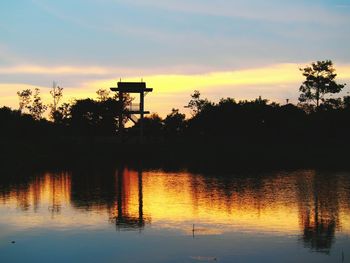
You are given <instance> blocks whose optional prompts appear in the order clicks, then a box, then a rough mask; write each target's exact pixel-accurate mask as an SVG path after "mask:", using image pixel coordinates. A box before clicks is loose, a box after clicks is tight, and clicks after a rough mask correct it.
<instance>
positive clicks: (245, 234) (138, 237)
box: [0, 164, 350, 263]
mask: <svg viewBox="0 0 350 263" xmlns="http://www.w3.org/2000/svg"><path fill="white" fill-rule="evenodd" d="M96 166H98V165H94V166H93V168H91V167H89V168H81V169H77V168H74V169H72V170H67V171H66V170H62V171H46V172H40V173H33V172H28V173H25V172H22V173H18V172H17V173H13V174H12V173H11V172H4V173H3V174H2V175H1V177H0V262H5V263H6V262H350V249H349V248H350V238H349V235H350V173H349V172H330V171H317V170H299V171H278V172H261V173H258V172H236V173H222V172H208V173H193V172H189V171H186V170H184V171H176V172H174V171H166V170H162V169H159V170H142V169H132V168H128V167H125V166H124V167H122V166H120V167H117V168H105V167H96ZM101 166H103V164H101Z"/></svg>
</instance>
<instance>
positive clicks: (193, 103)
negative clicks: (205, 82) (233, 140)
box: [186, 90, 211, 115]
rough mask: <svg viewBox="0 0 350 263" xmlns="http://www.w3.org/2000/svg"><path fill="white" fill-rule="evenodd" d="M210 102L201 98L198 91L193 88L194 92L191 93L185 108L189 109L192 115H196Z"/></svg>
mask: <svg viewBox="0 0 350 263" xmlns="http://www.w3.org/2000/svg"><path fill="white" fill-rule="evenodd" d="M210 104H211V102H209V101H208V100H207V99H201V94H200V92H199V91H198V90H195V91H194V93H193V94H191V100H190V101H189V102H188V104H187V106H186V108H189V109H191V111H192V115H196V114H198V113H200V112H201V111H202V110H203V109H204V108H205V107H206V106H208V105H210Z"/></svg>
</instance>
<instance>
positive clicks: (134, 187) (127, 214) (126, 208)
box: [110, 168, 150, 230]
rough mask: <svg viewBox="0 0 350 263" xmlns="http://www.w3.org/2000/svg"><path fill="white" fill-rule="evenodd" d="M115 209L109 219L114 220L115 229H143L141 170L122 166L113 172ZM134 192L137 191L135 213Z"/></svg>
mask: <svg viewBox="0 0 350 263" xmlns="http://www.w3.org/2000/svg"><path fill="white" fill-rule="evenodd" d="M115 187H116V209H115V211H112V213H111V215H110V220H114V221H115V225H116V227H117V230H120V229H135V228H138V229H143V228H144V226H145V222H149V221H150V220H145V219H144V216H143V189H142V171H141V170H138V171H137V172H136V171H130V170H128V169H126V168H122V169H119V170H117V171H116V174H115ZM135 193H137V203H138V204H137V206H138V210H137V214H136V213H135V211H133V207H132V206H133V205H135Z"/></svg>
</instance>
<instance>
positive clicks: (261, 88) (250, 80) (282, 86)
mask: <svg viewBox="0 0 350 263" xmlns="http://www.w3.org/2000/svg"><path fill="white" fill-rule="evenodd" d="M306 64H307V63H304V64H291V63H289V64H277V65H271V66H267V67H260V68H251V69H240V70H235V71H219V72H205V73H201V74H198V73H196V74H152V73H150V74H149V75H146V76H144V77H143V78H142V79H143V81H145V82H146V83H147V86H149V87H152V88H154V92H153V93H152V94H151V95H150V96H149V97H147V106H148V108H149V109H150V110H151V111H152V112H157V113H159V114H160V115H161V116H164V115H165V114H166V113H168V112H170V110H171V108H180V110H183V109H182V106H184V105H186V103H187V101H188V100H189V95H190V94H191V93H192V92H193V91H194V90H200V91H201V93H202V94H203V97H208V99H210V100H214V101H217V100H218V99H219V98H221V97H233V98H235V99H237V100H241V99H254V98H257V97H258V96H263V97H264V98H267V99H269V100H272V101H276V102H280V103H283V102H284V100H285V99H286V98H288V99H290V101H291V102H296V98H297V96H298V87H299V85H300V83H301V82H302V81H303V76H302V75H301V73H300V71H299V68H300V67H302V66H303V65H306ZM89 70H90V72H89ZM336 70H337V74H338V82H342V81H343V82H346V81H348V80H350V65H338V66H336ZM113 71H114V70H113V69H109V68H102V67H81V68H79V67H68V66H65V67H58V68H56V67H54V68H45V67H40V66H21V67H13V68H9V69H4V68H0V73H1V72H7V73H8V74H10V72H11V74H20V73H21V74H40V75H45V74H48V75H50V76H51V75H52V74H63V75H66V76H67V75H71V74H73V75H76V74H78V75H79V74H81V73H82V72H84V73H86V72H87V75H89V74H94V72H95V73H96V74H95V75H101V76H102V77H106V76H109V74H112V73H113ZM125 72H127V71H126V70H125ZM128 74H129V75H131V77H125V78H123V79H122V81H140V78H137V77H133V76H132V74H131V73H130V72H129V73H128ZM117 81H119V80H118V79H112V78H111V79H109V78H108V79H103V78H102V79H97V80H95V79H91V80H88V81H86V82H82V83H80V84H77V85H78V86H73V87H64V100H63V101H65V102H69V101H71V100H74V99H83V98H96V96H97V95H96V91H97V90H98V89H101V88H102V89H109V88H110V87H112V86H115V85H116V82H117ZM59 85H60V84H59ZM293 86H294V87H295V89H294V90H293V91H292V90H291V87H293ZM35 88H39V89H40V90H41V92H42V97H43V99H44V102H46V103H49V101H50V94H49V89H50V87H49V86H48V87H43V86H37V85H28V84H22V83H0V95H1V98H0V106H10V107H12V108H16V107H17V104H18V98H17V95H16V91H18V90H23V89H35ZM277 89H278V92H275V91H276V90H277ZM281 94H283V95H284V98H282V97H281ZM342 94H345V93H344V92H343V93H342ZM171 97H174V98H176V99H175V100H171ZM164 98H167V99H166V100H164ZM167 100H168V101H170V100H171V101H172V103H171V104H170V103H169V102H168V101H167ZM293 100H294V101H293Z"/></svg>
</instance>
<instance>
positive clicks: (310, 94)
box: [0, 60, 350, 141]
mask: <svg viewBox="0 0 350 263" xmlns="http://www.w3.org/2000/svg"><path fill="white" fill-rule="evenodd" d="M300 70H301V73H302V74H303V76H304V77H305V80H304V82H303V83H302V84H301V86H300V88H299V91H300V97H299V103H298V104H297V105H294V104H291V103H288V102H287V103H286V104H284V105H281V104H278V103H275V102H270V101H268V100H267V99H263V98H261V97H259V98H257V99H255V100H250V101H248V100H241V101H236V100H235V99H233V98H222V99H221V100H220V101H219V102H217V103H215V102H212V101H210V100H209V99H207V98H202V96H201V93H200V91H194V93H193V94H191V96H190V98H189V101H188V104H187V106H186V107H187V108H188V109H190V111H191V117H190V118H188V119H186V116H185V114H183V113H181V112H180V110H179V109H176V108H173V109H172V110H171V112H170V113H169V114H168V115H167V116H166V117H165V118H164V119H163V118H161V117H160V116H159V115H158V114H152V115H150V116H149V117H146V118H145V119H144V121H143V127H144V135H145V137H146V138H149V139H152V140H153V139H154V140H160V141H162V140H177V139H179V138H208V137H215V138H218V137H225V138H231V139H237V138H241V137H252V138H254V139H264V138H274V139H280V140H285V139H286V138H288V139H291V140H298V139H300V138H302V139H304V140H307V139H308V138H309V139H315V140H316V139H322V137H325V136H326V137H337V136H343V135H345V134H346V133H348V132H349V131H350V96H344V97H338V98H334V97H333V94H334V95H335V94H338V93H339V92H340V91H342V90H343V88H344V87H345V84H339V83H337V82H336V76H337V74H336V73H335V68H334V65H333V63H332V61H330V60H326V61H317V62H315V63H312V64H310V65H309V66H306V67H305V68H301V69H300ZM50 94H51V97H52V102H51V103H50V104H48V105H46V104H44V103H43V101H42V99H41V96H40V90H39V89H35V90H34V91H32V90H29V89H27V90H22V91H18V92H17V95H18V99H19V107H18V110H13V109H10V108H8V107H2V108H0V120H1V122H2V124H3V125H2V127H3V128H2V129H1V131H0V133H1V135H2V136H5V137H16V138H32V137H38V136H40V137H42V136H45V137H47V136H51V135H62V136H113V135H117V134H118V133H119V131H118V123H119V122H120V121H122V122H124V123H125V122H126V121H127V118H124V119H122V120H119V118H118V116H119V112H120V111H121V110H125V108H126V107H127V106H128V105H129V104H130V103H131V102H132V98H131V97H130V96H125V98H124V99H123V101H119V98H118V97H116V96H113V95H112V94H111V93H110V92H109V91H108V90H104V89H100V90H98V91H97V99H91V98H86V99H78V100H75V101H73V102H71V103H60V102H61V101H62V97H63V88H61V87H59V86H57V85H56V84H55V83H54V85H53V87H52V89H51V91H50ZM47 110H49V113H48V118H44V117H43V116H44V114H45V112H46V111H47ZM139 127H140V123H139V122H137V123H136V124H135V125H134V126H133V127H131V128H128V129H127V130H126V132H125V133H126V134H129V135H130V137H132V136H133V135H135V136H136V135H137V134H138V129H139Z"/></svg>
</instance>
